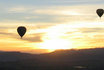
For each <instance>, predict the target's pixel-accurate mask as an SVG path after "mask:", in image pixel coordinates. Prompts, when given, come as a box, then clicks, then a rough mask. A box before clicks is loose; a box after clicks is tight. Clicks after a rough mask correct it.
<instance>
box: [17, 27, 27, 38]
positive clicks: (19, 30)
mask: <svg viewBox="0 0 104 70" xmlns="http://www.w3.org/2000/svg"><path fill="white" fill-rule="evenodd" d="M17 32H18V34H19V35H20V36H21V38H22V37H23V36H24V35H25V33H26V28H25V27H24V26H19V27H18V28H17Z"/></svg>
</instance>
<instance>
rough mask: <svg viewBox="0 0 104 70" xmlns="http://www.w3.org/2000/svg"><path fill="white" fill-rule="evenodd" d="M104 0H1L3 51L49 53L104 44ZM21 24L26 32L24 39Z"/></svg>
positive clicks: (0, 46) (0, 26)
mask: <svg viewBox="0 0 104 70" xmlns="http://www.w3.org/2000/svg"><path fill="white" fill-rule="evenodd" d="M98 8H102V9H104V0H0V50H1V51H20V52H28V53H46V52H52V51H54V50H56V49H84V48H100V47H104V44H103V42H104V33H103V32H104V28H103V27H104V17H103V16H102V18H101V19H100V18H99V17H98V15H97V14H96V10H97V9H98ZM19 26H25V27H26V28H27V32H26V34H25V35H24V37H23V39H20V36H19V35H18V33H17V28H18V27H19Z"/></svg>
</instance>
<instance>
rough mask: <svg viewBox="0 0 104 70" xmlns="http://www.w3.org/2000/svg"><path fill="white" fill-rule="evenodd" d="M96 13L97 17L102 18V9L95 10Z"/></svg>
mask: <svg viewBox="0 0 104 70" xmlns="http://www.w3.org/2000/svg"><path fill="white" fill-rule="evenodd" d="M96 13H97V14H98V16H99V17H102V15H103V14H104V10H103V9H97V10H96Z"/></svg>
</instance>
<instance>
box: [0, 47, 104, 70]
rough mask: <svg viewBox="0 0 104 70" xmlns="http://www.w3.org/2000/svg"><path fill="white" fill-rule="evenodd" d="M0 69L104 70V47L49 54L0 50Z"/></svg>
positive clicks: (58, 51)
mask: <svg viewBox="0 0 104 70" xmlns="http://www.w3.org/2000/svg"><path fill="white" fill-rule="evenodd" d="M0 70H104V48H95V49H83V50H56V51H54V52H52V53H47V54H28V53H20V52H0Z"/></svg>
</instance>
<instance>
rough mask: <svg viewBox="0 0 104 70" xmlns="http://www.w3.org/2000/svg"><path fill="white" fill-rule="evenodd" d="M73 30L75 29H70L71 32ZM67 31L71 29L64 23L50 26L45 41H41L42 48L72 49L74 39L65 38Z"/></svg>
mask: <svg viewBox="0 0 104 70" xmlns="http://www.w3.org/2000/svg"><path fill="white" fill-rule="evenodd" d="M72 31H74V29H70V32H72ZM66 32H69V30H67V27H66V26H63V25H57V26H53V27H51V28H49V29H48V30H47V34H46V35H45V36H44V37H43V40H44V42H43V43H41V46H42V47H41V48H42V49H49V50H51V51H53V50H56V49H72V48H73V47H72V45H73V44H72V41H71V40H69V39H66V38H65V36H66Z"/></svg>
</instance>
